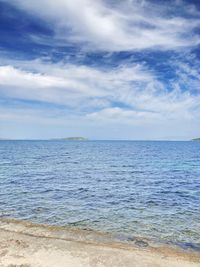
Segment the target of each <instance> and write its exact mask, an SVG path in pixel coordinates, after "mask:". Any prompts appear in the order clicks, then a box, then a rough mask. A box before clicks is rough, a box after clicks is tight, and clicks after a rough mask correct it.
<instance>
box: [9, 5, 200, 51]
mask: <svg viewBox="0 0 200 267" xmlns="http://www.w3.org/2000/svg"><path fill="white" fill-rule="evenodd" d="M12 4H15V5H16V6H17V7H20V8H22V9H24V10H25V11H27V12H29V13H30V14H32V15H34V16H38V17H40V18H42V19H43V20H44V21H45V23H46V24H47V25H49V26H50V27H53V28H54V29H55V40H54V41H55V42H56V43H57V42H58V40H60V42H61V43H62V44H63V45H64V44H65V43H66V44H67V43H69V42H72V43H74V44H77V43H78V44H81V45H82V47H84V48H85V49H89V50H104V51H111V52H113V51H130V50H143V49H161V50H166V49H178V48H182V47H192V46H196V45H198V44H199V35H198V34H197V33H195V29H196V28H198V27H199V26H200V14H199V13H198V11H197V10H196V9H195V7H194V6H192V5H186V4H185V3H184V5H183V3H182V1H179V2H178V1H177V2H176V3H175V4H174V5H172V7H171V9H170V8H169V6H165V5H161V4H152V3H151V2H149V1H137V0H124V1H115V2H113V1H103V0H95V1H93V0H73V1H71V0H57V1H54V0H40V1H37V0H36V1H33V0H13V1H12ZM182 6H183V7H182ZM180 10H182V13H183V14H182V15H180ZM33 38H34V41H35V40H36V39H37V38H35V37H34V36H33Z"/></svg>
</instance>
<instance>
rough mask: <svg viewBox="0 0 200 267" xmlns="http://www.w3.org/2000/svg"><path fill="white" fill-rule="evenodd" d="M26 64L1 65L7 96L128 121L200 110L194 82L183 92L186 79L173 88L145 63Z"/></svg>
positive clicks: (0, 84) (187, 115)
mask: <svg viewBox="0 0 200 267" xmlns="http://www.w3.org/2000/svg"><path fill="white" fill-rule="evenodd" d="M20 64H21V63H20V62H13V65H14V66H1V67H0V93H1V95H4V97H10V98H16V99H23V100H35V101H43V102H48V103H51V104H57V105H62V106H65V107H66V108H65V109H66V110H68V111H69V112H70V113H72V114H73V115H74V116H81V117H84V116H85V117H86V118H87V119H89V120H92V119H100V120H104V121H113V122H120V121H123V122H124V123H127V124H134V123H136V121H139V120H140V121H143V123H144V121H146V122H147V121H148V120H149V121H150V122H153V121H155V122H158V120H159V121H162V120H177V119H179V118H181V119H185V120H192V119H195V118H198V116H199V115H200V109H199V103H200V96H199V95H195V94H192V89H193V88H190V87H189V84H188V88H187V89H188V90H187V91H182V90H181V89H180V86H181V82H182V81H181V80H180V81H178V80H176V81H175V82H174V84H172V90H171V91H168V90H166V89H165V84H163V83H161V82H160V81H159V80H158V79H157V78H156V76H155V75H154V74H153V73H152V72H151V71H150V70H148V69H147V67H145V66H143V65H140V64H132V65H130V64H129V65H127V66H125V65H121V66H119V67H117V68H113V69H109V70H102V69H98V68H94V67H89V66H82V65H73V64H66V65H64V64H61V63H59V64H50V63H49V64H47V63H43V62H42V61H40V60H36V61H30V62H28V61H26V62H25V61H24V62H23V63H22V65H21V67H20ZM22 66H23V67H22ZM30 69H32V71H31V70H30ZM36 71H37V72H36ZM190 90H191V92H190Z"/></svg>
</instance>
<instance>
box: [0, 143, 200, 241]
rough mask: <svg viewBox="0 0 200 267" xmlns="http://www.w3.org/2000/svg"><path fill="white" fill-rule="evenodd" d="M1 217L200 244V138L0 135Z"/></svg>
mask: <svg viewBox="0 0 200 267" xmlns="http://www.w3.org/2000/svg"><path fill="white" fill-rule="evenodd" d="M0 216H8V217H12V218H19V219H27V220H31V221H33V222H39V223H48V224H57V225H66V226H68V225H70V226H74V227H78V228H91V229H94V230H99V231H106V232H112V233H123V234H128V235H130V236H140V237H148V238H153V239H156V240H163V241H169V242H171V241H172V242H175V243H182V244H193V245H194V246H198V245H199V246H200V142H142V141H141V142H139V141H87V142H78V141H0Z"/></svg>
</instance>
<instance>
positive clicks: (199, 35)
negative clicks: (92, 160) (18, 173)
mask: <svg viewBox="0 0 200 267" xmlns="http://www.w3.org/2000/svg"><path fill="white" fill-rule="evenodd" d="M67 136H86V137H88V138H90V139H139V140H141V139H151V140H153V139H158V140H162V139H168V140H188V139H191V138H193V137H198V136H200V2H199V1H197V0H193V1H189V0H188V1H186V0H185V1H184V0H173V1H167V0H165V1H161V0H157V1H156V0H152V1H150V0H149V1H148V0H140V1H139V0H121V1H120V0H115V1H114V0H107V1H103V0H73V1H71V0H56V1H54V0H40V1H39V0H34V1H33V0H0V137H2V138H18V139H45V138H51V137H67Z"/></svg>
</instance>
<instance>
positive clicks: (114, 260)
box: [0, 218, 200, 267]
mask: <svg viewBox="0 0 200 267" xmlns="http://www.w3.org/2000/svg"><path fill="white" fill-rule="evenodd" d="M52 257H53V258H52ZM7 266H9V267H11V266H12V267H13V266H17V267H30V266H31V267H34V266H38V267H39V266H41V267H43V266H44V267H46V266H48V267H50V266H52V267H54V266H55V267H62V266H63V267H64V266H69V267H72V266H74V267H79V266H85V267H89V266H109V267H111V266H116V267H118V266H127V267H129V266H138V267H148V266H149V267H150V266H152V267H154V266H163V267H164V266H169V267H172V266H174V267H179V266H182V267H186V266H194V267H196V266H198V267H200V253H198V252H194V251H191V250H183V249H181V248H178V247H176V246H171V245H170V246H169V245H167V244H157V243H154V242H151V241H148V242H147V241H146V240H141V239H134V240H129V241H119V240H117V239H114V238H113V236H112V235H111V234H105V233H100V232H94V231H90V230H78V229H74V228H66V227H62V226H51V225H44V224H34V223H31V222H28V221H20V220H15V219H7V218H3V219H0V267H7Z"/></svg>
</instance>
